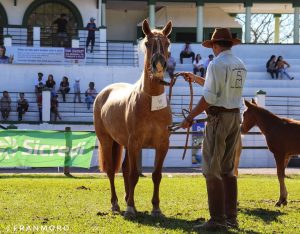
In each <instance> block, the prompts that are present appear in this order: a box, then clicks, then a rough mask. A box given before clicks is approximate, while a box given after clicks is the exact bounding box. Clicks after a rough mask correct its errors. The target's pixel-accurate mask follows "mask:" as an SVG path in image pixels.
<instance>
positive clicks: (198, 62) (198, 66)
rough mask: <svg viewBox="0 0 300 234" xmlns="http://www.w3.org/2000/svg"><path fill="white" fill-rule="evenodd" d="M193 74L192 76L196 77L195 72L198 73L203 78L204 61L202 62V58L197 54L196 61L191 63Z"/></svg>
mask: <svg viewBox="0 0 300 234" xmlns="http://www.w3.org/2000/svg"><path fill="white" fill-rule="evenodd" d="M193 66H194V67H193V72H194V74H195V75H196V74H197V72H199V73H200V76H201V77H204V71H205V70H204V61H203V59H202V57H201V55H200V54H197V55H196V59H195V61H194V62H193Z"/></svg>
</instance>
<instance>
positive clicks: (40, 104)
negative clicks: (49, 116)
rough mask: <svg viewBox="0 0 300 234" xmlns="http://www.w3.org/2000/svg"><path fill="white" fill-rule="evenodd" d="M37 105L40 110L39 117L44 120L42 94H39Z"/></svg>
mask: <svg viewBox="0 0 300 234" xmlns="http://www.w3.org/2000/svg"><path fill="white" fill-rule="evenodd" d="M37 105H38V110H39V119H40V122H42V121H43V118H42V117H43V112H42V111H43V110H42V109H43V96H42V95H38V97H37Z"/></svg>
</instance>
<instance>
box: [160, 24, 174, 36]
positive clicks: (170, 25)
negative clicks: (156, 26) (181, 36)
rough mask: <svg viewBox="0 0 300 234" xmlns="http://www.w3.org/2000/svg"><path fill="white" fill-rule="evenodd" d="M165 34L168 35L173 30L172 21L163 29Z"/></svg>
mask: <svg viewBox="0 0 300 234" xmlns="http://www.w3.org/2000/svg"><path fill="white" fill-rule="evenodd" d="M162 32H163V34H164V35H165V36H166V37H167V36H169V35H170V33H171V32H172V21H169V22H168V23H167V25H166V26H165V27H164V28H163V29H162Z"/></svg>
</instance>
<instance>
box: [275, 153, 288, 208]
mask: <svg viewBox="0 0 300 234" xmlns="http://www.w3.org/2000/svg"><path fill="white" fill-rule="evenodd" d="M275 159H276V164H277V177H278V180H279V186H280V197H279V200H278V202H277V203H276V206H281V205H284V206H285V205H287V195H288V193H287V190H286V187H285V183H284V177H285V173H284V171H285V167H284V166H285V165H284V161H285V160H284V155H279V156H278V155H276V156H275Z"/></svg>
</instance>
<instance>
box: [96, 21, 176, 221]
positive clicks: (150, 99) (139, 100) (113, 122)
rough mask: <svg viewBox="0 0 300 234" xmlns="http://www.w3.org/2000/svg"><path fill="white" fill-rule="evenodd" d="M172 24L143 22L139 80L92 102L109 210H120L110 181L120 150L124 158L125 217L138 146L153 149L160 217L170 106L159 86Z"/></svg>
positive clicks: (112, 87) (155, 206) (155, 204)
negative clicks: (142, 60)
mask: <svg viewBox="0 0 300 234" xmlns="http://www.w3.org/2000/svg"><path fill="white" fill-rule="evenodd" d="M171 30H172V23H171V22H169V23H168V24H167V25H166V26H165V27H164V28H163V29H162V30H156V29H154V30H152V31H151V29H150V27H149V24H148V21H147V20H145V21H144V22H143V32H144V34H145V35H146V37H145V40H144V45H145V47H146V48H145V51H146V52H145V64H144V72H143V74H142V76H141V78H140V79H139V80H138V81H137V82H136V83H135V84H134V85H131V84H125V83H116V84H112V85H109V86H108V87H106V88H105V89H103V90H102V91H101V92H100V93H99V94H98V96H97V97H96V99H95V103H94V125H95V131H96V134H97V137H98V139H99V159H100V167H101V170H102V171H105V172H106V173H107V175H108V178H109V181H110V186H111V204H112V211H119V210H120V207H119V205H118V198H117V195H116V191H115V185H114V177H115V173H116V172H118V171H119V168H120V164H121V153H122V148H123V147H125V150H126V151H125V158H124V161H123V164H122V171H123V176H124V184H125V192H126V195H125V200H126V202H127V209H126V212H125V217H132V216H135V214H136V209H135V205H134V189H135V186H136V184H137V182H138V178H139V173H138V167H137V162H138V160H139V157H140V153H141V150H142V148H143V147H151V148H154V149H155V150H156V153H155V163H154V164H155V165H154V171H153V173H152V180H153V183H154V192H153V197H152V204H153V210H152V215H153V216H161V215H162V213H161V210H160V207H159V185H160V181H161V177H162V174H161V171H162V166H163V162H164V159H165V156H166V154H167V151H168V148H169V136H170V132H169V130H168V126H170V125H171V123H172V115H171V108H170V105H169V103H167V99H166V94H165V89H164V86H163V85H162V84H163V75H164V71H165V70H166V58H167V54H168V47H169V45H170V41H169V39H168V35H169V34H170V33H171Z"/></svg>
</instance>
